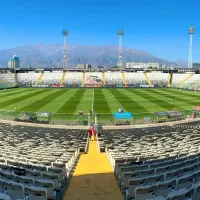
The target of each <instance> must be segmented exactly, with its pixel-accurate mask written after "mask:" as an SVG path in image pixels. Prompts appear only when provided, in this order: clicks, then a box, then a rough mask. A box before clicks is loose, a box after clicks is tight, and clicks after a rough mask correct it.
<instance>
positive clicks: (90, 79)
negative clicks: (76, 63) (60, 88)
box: [84, 72, 103, 87]
mask: <svg viewBox="0 0 200 200" xmlns="http://www.w3.org/2000/svg"><path fill="white" fill-rule="evenodd" d="M84 83H85V86H86V87H100V86H102V85H103V81H102V73H100V72H90V73H86V75H85V81H84Z"/></svg>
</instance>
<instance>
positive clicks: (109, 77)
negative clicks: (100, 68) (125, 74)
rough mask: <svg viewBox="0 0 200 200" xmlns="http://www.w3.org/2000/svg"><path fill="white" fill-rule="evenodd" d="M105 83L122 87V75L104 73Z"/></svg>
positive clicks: (118, 73)
mask: <svg viewBox="0 0 200 200" xmlns="http://www.w3.org/2000/svg"><path fill="white" fill-rule="evenodd" d="M104 74H105V75H104V76H105V83H106V85H122V84H123V80H122V73H121V72H106V73H104Z"/></svg>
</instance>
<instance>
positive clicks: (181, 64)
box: [175, 59, 188, 68]
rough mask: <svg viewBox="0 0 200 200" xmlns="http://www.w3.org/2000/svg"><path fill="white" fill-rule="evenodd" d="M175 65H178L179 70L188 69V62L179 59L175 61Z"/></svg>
mask: <svg viewBox="0 0 200 200" xmlns="http://www.w3.org/2000/svg"><path fill="white" fill-rule="evenodd" d="M175 63H176V64H177V68H187V67H188V61H187V60H182V59H178V60H176V61H175Z"/></svg>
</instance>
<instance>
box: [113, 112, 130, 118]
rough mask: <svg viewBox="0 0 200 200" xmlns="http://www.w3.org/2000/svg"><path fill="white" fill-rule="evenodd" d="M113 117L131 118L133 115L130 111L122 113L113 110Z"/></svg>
mask: <svg viewBox="0 0 200 200" xmlns="http://www.w3.org/2000/svg"><path fill="white" fill-rule="evenodd" d="M113 117H114V118H115V119H131V118H133V116H132V114H131V113H130V112H124V113H119V112H115V113H113Z"/></svg>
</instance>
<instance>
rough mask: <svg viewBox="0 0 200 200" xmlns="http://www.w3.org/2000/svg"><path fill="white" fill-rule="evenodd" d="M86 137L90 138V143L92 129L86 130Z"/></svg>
mask: <svg viewBox="0 0 200 200" xmlns="http://www.w3.org/2000/svg"><path fill="white" fill-rule="evenodd" d="M88 137H89V138H90V141H91V140H92V129H91V128H90V129H89V130H88Z"/></svg>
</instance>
